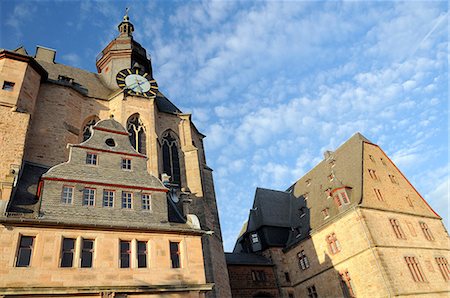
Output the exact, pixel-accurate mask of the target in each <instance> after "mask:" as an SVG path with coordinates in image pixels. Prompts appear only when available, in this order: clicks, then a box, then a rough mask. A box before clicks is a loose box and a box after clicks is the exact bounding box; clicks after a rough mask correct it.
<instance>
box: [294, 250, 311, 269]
mask: <svg viewBox="0 0 450 298" xmlns="http://www.w3.org/2000/svg"><path fill="white" fill-rule="evenodd" d="M297 257H298V266H299V267H300V268H301V269H302V270H306V269H308V268H309V260H308V257H307V256H306V254H305V251H304V250H302V251H301V252H299V253H298V254H297Z"/></svg>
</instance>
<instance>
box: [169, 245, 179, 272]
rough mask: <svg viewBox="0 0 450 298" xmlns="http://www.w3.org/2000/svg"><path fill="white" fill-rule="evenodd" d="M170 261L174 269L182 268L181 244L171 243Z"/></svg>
mask: <svg viewBox="0 0 450 298" xmlns="http://www.w3.org/2000/svg"><path fill="white" fill-rule="evenodd" d="M170 261H171V262H172V268H180V267H181V264H180V242H172V241H170Z"/></svg>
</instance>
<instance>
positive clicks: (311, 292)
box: [306, 285, 319, 298]
mask: <svg viewBox="0 0 450 298" xmlns="http://www.w3.org/2000/svg"><path fill="white" fill-rule="evenodd" d="M306 289H307V290H308V298H318V297H319V296H318V295H317V290H316V286H314V285H312V286H310V287H307V288H306Z"/></svg>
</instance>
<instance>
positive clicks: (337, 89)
mask: <svg viewBox="0 0 450 298" xmlns="http://www.w3.org/2000/svg"><path fill="white" fill-rule="evenodd" d="M125 7H130V11H129V16H130V20H131V22H132V23H133V24H134V26H135V33H134V37H135V39H136V40H137V41H138V42H139V43H141V45H142V46H144V47H145V48H146V49H147V52H149V53H150V55H151V57H152V65H153V72H154V77H155V79H156V80H157V82H158V85H159V89H160V90H161V91H162V92H163V93H164V94H165V95H166V96H167V97H168V98H169V99H170V100H171V101H172V102H173V103H175V104H176V105H177V106H178V107H179V108H180V109H181V110H182V111H183V112H189V113H192V117H193V121H194V123H195V125H196V126H197V128H198V129H199V130H200V131H201V132H202V133H204V134H205V135H206V136H207V137H206V138H205V140H204V142H205V151H206V158H207V162H208V165H209V166H210V167H211V168H213V169H214V172H213V175H214V181H215V190H216V196H217V200H218V208H219V213H220V221H221V226H222V233H223V237H224V246H225V250H226V251H231V250H232V249H233V246H234V242H235V240H236V237H237V236H238V233H239V231H240V228H241V226H242V224H243V223H244V222H245V221H246V220H247V218H248V213H249V209H250V208H251V206H252V202H253V198H254V193H255V189H256V187H264V188H271V189H277V190H286V189H287V188H288V187H289V186H291V185H292V184H293V183H294V182H295V181H296V180H298V179H299V178H301V177H302V176H303V175H304V174H305V173H307V172H308V171H309V170H310V169H312V168H313V167H314V166H315V165H316V164H317V163H318V162H320V160H321V159H322V158H323V152H324V151H325V150H334V149H336V148H337V147H338V146H339V145H341V144H342V143H343V142H345V141H346V140H347V139H348V138H350V137H351V136H352V135H353V134H354V133H356V132H360V133H362V134H363V135H364V136H365V137H366V138H368V139H369V140H371V141H372V142H374V143H376V144H378V145H380V146H381V148H383V150H384V151H385V152H386V153H387V154H388V156H390V157H391V158H392V160H393V161H394V162H395V163H396V164H397V166H398V167H399V168H400V170H401V171H402V172H403V173H404V174H405V176H406V177H407V178H408V179H409V180H410V181H411V183H412V184H413V185H414V186H415V187H416V189H417V190H418V191H419V193H420V194H421V195H422V196H423V197H424V198H425V199H426V200H427V201H428V202H429V203H430V205H431V206H432V207H433V208H434V210H435V211H437V213H438V214H439V215H441V216H442V217H443V218H444V221H445V222H446V225H447V227H448V220H449V203H448V202H449V150H448V138H449V124H450V122H449V115H448V111H449V97H448V96H449V94H448V80H449V77H448V62H449V48H448V41H449V38H448V37H449V35H448V34H449V15H448V3H447V1H424V2H421V1H407V2H400V1H395V2H391V1H344V2H341V1H328V2H322V1H267V2H266V1H213V2H211V1H162V0H156V1H61V0H60V1H32V0H29V1H10V0H3V1H1V2H0V11H1V18H0V26H1V27H0V29H1V30H0V34H1V35H0V48H6V49H11V50H13V49H15V48H17V47H18V46H20V45H23V46H25V48H26V49H27V50H28V52H29V53H30V54H32V55H33V54H34V52H35V47H36V45H42V46H46V47H50V48H53V49H56V50H57V56H56V62H58V63H63V64H68V65H72V66H76V67H79V68H83V69H86V70H89V71H92V72H95V71H96V70H95V57H96V56H97V54H98V53H100V51H101V50H102V49H103V48H104V47H105V46H106V45H107V44H108V42H109V41H111V40H112V39H113V38H114V37H115V36H116V35H117V34H118V31H117V25H118V24H119V23H120V21H121V19H122V17H123V15H124V11H125Z"/></svg>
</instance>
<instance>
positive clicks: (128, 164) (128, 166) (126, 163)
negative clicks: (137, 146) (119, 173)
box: [122, 158, 131, 170]
mask: <svg viewBox="0 0 450 298" xmlns="http://www.w3.org/2000/svg"><path fill="white" fill-rule="evenodd" d="M122 169H123V170H131V159H129V158H122Z"/></svg>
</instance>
